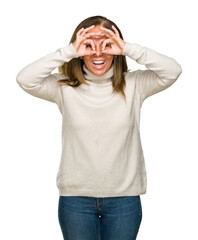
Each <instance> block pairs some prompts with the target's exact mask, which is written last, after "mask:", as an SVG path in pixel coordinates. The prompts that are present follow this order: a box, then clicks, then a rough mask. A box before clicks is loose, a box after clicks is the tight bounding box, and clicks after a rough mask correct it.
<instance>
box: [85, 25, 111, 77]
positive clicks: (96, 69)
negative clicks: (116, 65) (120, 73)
mask: <svg viewBox="0 0 198 240" xmlns="http://www.w3.org/2000/svg"><path fill="white" fill-rule="evenodd" d="M99 27H100V26H95V27H94V28H93V29H91V30H89V31H88V32H87V33H101V32H102V30H101V29H100V28H99ZM90 39H93V41H94V43H95V50H96V53H94V54H93V55H86V56H83V57H82V59H83V61H84V63H85V65H86V67H87V69H88V70H89V71H90V72H92V73H93V74H95V75H97V76H101V75H103V74H104V73H106V72H107V71H108V70H109V69H110V67H111V65H112V61H113V55H110V54H104V53H102V42H103V41H104V40H106V39H107V37H106V36H91V37H90ZM88 47H91V45H90V46H88ZM95 61H102V62H95Z"/></svg>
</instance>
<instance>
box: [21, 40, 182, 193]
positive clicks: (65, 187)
mask: <svg viewBox="0 0 198 240" xmlns="http://www.w3.org/2000/svg"><path fill="white" fill-rule="evenodd" d="M122 54H123V55H126V56H128V57H130V58H131V59H133V60H135V61H136V62H137V63H139V64H144V65H145V66H146V68H147V69H146V70H137V71H128V72H126V73H125V80H126V89H125V95H126V102H125V101H124V98H123V97H122V95H120V94H112V82H111V77H112V76H113V65H112V67H111V68H110V69H109V70H108V71H107V72H106V73H105V74H104V75H102V76H96V75H94V74H93V73H91V72H90V71H89V70H88V69H87V68H86V66H85V65H84V66H83V69H84V71H85V74H84V77H85V80H86V81H87V82H88V83H89V84H90V85H89V86H87V85H85V84H81V85H80V86H78V87H77V88H73V87H70V86H68V85H64V86H59V85H58V84H57V81H58V80H59V79H64V78H65V76H64V75H63V74H60V73H53V74H52V73H51V72H52V71H53V70H54V69H55V68H56V67H59V66H61V65H63V64H64V62H69V61H70V60H71V59H72V58H77V57H78V55H77V52H76V50H75V48H74V47H73V45H72V44H69V45H68V46H66V47H63V48H59V49H57V51H55V52H53V53H50V54H48V55H47V56H44V57H42V58H40V59H38V60H37V61H35V62H33V63H31V64H29V65H28V66H26V67H25V68H23V69H22V70H21V71H20V72H19V73H18V75H17V82H18V84H19V85H20V87H21V88H22V89H23V90H24V91H26V92H27V93H29V94H31V95H33V96H35V97H38V98H42V99H45V100H47V101H50V102H54V103H56V104H57V105H58V107H59V109H60V112H61V113H62V117H63V118H62V155H61V161H60V167H59V171H58V174H57V187H58V189H59V194H60V195H62V196H90V197H116V196H133V195H140V194H144V193H145V192H146V187H147V174H146V169H145V162H144V155H143V151H142V145H141V140H140V131H139V127H140V126H139V125H140V109H141V106H142V103H143V101H144V100H145V99H146V98H147V97H149V96H151V95H153V94H155V93H157V92H160V91H162V90H164V89H166V88H168V87H169V86H171V85H172V84H173V83H174V82H175V81H176V79H177V78H178V77H179V75H180V74H181V72H182V70H181V67H180V65H179V64H178V63H177V62H176V61H175V60H174V59H172V58H169V57H167V56H165V55H162V54H159V53H157V52H155V51H154V50H151V49H149V48H145V47H142V46H140V45H138V44H132V43H128V42H127V43H126V45H125V47H124V50H123V53H122ZM46 171H47V167H46Z"/></svg>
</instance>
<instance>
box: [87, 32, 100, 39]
mask: <svg viewBox="0 0 198 240" xmlns="http://www.w3.org/2000/svg"><path fill="white" fill-rule="evenodd" d="M92 36H94V37H96V38H99V37H101V36H102V32H99V33H87V34H86V35H85V37H86V38H90V37H92Z"/></svg>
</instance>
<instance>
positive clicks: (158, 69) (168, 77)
mask: <svg viewBox="0 0 198 240" xmlns="http://www.w3.org/2000/svg"><path fill="white" fill-rule="evenodd" d="M122 54H123V55H126V56H128V57H130V58H132V59H133V60H135V61H136V62H137V63H139V64H142V65H145V66H146V68H147V70H138V71H136V87H137V91H138V93H139V95H140V98H141V104H142V102H143V101H144V100H145V99H146V98H147V97H149V96H151V95H153V94H155V93H158V92H160V91H162V90H164V89H166V88H168V87H169V86H171V85H172V84H173V83H174V82H175V81H176V80H177V79H178V77H179V76H180V74H181V73H182V68H181V66H180V65H179V64H178V63H177V62H176V61H175V60H174V59H173V58H170V57H168V56H165V55H162V54H160V53H158V52H156V51H154V50H152V49H150V48H146V47H142V46H140V45H138V44H135V43H133V44H132V43H128V42H127V43H126V45H125V47H124V49H123V53H122Z"/></svg>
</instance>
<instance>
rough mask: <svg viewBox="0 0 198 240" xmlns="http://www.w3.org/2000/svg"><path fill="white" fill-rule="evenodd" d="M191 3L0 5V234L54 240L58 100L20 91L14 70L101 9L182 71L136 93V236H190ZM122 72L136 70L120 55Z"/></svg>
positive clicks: (193, 216)
mask: <svg viewBox="0 0 198 240" xmlns="http://www.w3.org/2000/svg"><path fill="white" fill-rule="evenodd" d="M195 3H196V1H192V0H188V1H179V0H175V1H174V0H166V1H160V0H150V1H147V0H142V1H141V0H139V1H133V0H130V1H126V0H122V1H106V0H105V1H90V0H88V1H86V0H85V1H66V0H65V1H64V0H56V1H55V0H54V1H50V0H29V1H25V0H18V1H14V0H12V1H9V0H8V1H6V2H4V3H1V6H0V9H1V14H0V18H1V19H0V20H1V30H0V31H1V44H0V50H1V51H0V53H1V58H0V59H1V94H0V98H1V99H0V104H1V107H0V109H1V110H0V111H1V124H0V127H1V129H0V131H1V134H0V136H1V138H0V140H1V143H0V144H1V145H0V146H1V151H0V154H1V156H0V164H1V165H0V184H1V185H0V194H1V197H0V221H1V222H0V227H1V231H0V239H3V240H8V239H9V240H10V239H20V240H27V239H28V240H33V239H34V240H35V239H38V240H39V239H42V240H43V239H48V240H61V239H63V238H62V233H61V230H60V227H59V223H58V216H57V209H58V189H57V187H56V174H57V171H58V166H59V161H60V156H61V120H62V119H61V114H60V112H59V110H58V107H57V106H56V105H55V104H53V103H50V102H47V101H45V100H42V99H39V98H36V97H33V96H31V95H29V94H27V93H26V92H24V91H23V90H22V89H21V88H20V87H19V86H18V84H17V83H16V75H17V73H18V72H19V71H20V70H21V69H22V68H23V67H24V66H26V65H27V64H29V63H31V62H33V61H34V60H36V59H38V58H40V57H42V56H45V55H47V54H48V53H50V52H53V51H56V50H57V49H58V48H60V47H63V46H65V45H68V44H69V41H70V38H71V36H72V33H73V31H74V29H75V28H76V26H77V25H78V24H79V23H80V22H81V21H82V20H83V19H85V18H87V17H90V16H94V15H103V16H106V17H107V18H109V19H111V20H113V21H114V22H115V23H116V24H117V25H118V27H119V28H120V29H121V31H122V33H123V36H124V39H125V41H128V42H131V43H138V44H140V45H142V46H146V47H149V48H152V49H154V50H156V51H158V52H160V53H163V54H165V55H168V56H170V57H173V58H175V59H176V60H177V61H178V62H179V63H180V64H181V66H182V69H183V73H182V75H181V76H180V77H179V79H178V80H177V81H176V82H175V83H174V84H173V85H172V86H171V87H170V88H168V89H166V90H164V91H163V92H160V93H157V94H155V95H153V96H151V97H149V98H147V99H146V100H145V102H144V103H143V106H142V110H141V126H140V131H141V138H142V145H143V151H144V155H145V161H146V167H147V175H148V188H147V193H146V194H145V195H142V196H141V199H142V208H143V219H142V224H141V226H140V230H139V234H138V238H137V239H138V240H148V239H152V240H159V239H160V240H167V239H169V240H173V239H174V240H175V239H180V240H186V239H190V240H194V239H198V233H197V230H196V229H197V221H198V220H197V218H198V217H197V216H198V215H197V214H198V207H197V202H198V194H197V189H198V188H197V183H198V176H197V166H198V164H197V162H198V154H197V135H198V128H197V123H198V117H197V116H198V115H197V103H198V97H197V88H198V76H197V64H198V61H197V54H198V47H197V43H198V38H197V36H196V33H197V22H198V19H197V17H196V15H197V11H196V5H195ZM127 61H128V65H129V68H130V69H136V68H142V67H144V66H139V65H138V64H136V63H135V62H134V61H132V60H130V59H128V58H127Z"/></svg>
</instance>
